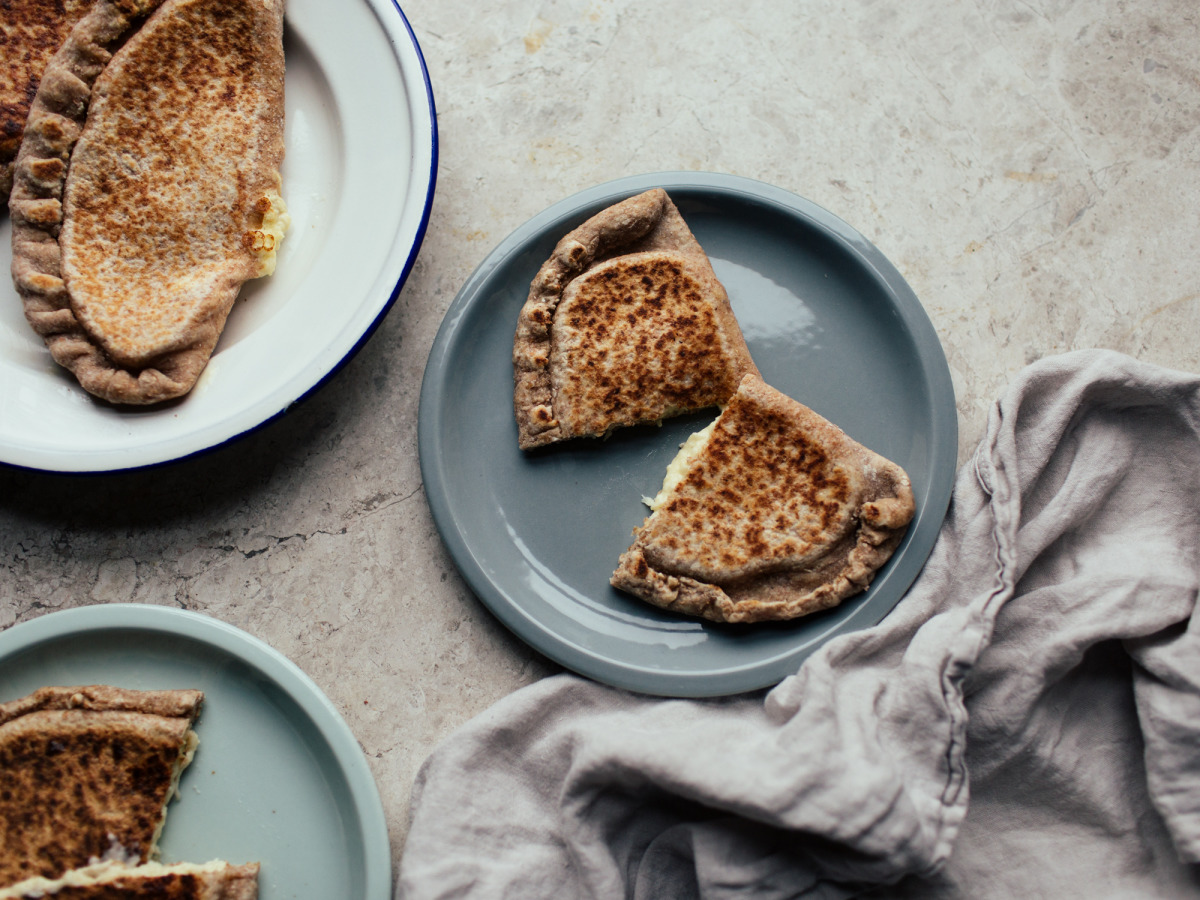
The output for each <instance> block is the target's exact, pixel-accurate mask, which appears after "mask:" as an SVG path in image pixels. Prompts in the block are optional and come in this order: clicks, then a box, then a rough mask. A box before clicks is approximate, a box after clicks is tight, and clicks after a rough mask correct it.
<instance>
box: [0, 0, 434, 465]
mask: <svg viewBox="0 0 1200 900" xmlns="http://www.w3.org/2000/svg"><path fill="white" fill-rule="evenodd" d="M284 50H285V53H286V58H287V82H286V91H287V96H286V111H287V124H286V135H285V143H286V150H287V154H286V158H285V160H284V164H283V194H284V199H285V200H286V201H287V204H288V209H289V211H290V213H291V216H292V228H291V231H290V232H289V233H288V236H287V238H286V239H285V240H284V242H283V246H282V248H281V249H280V252H279V262H278V269H277V270H276V273H275V274H274V275H273V276H271V277H270V278H267V279H260V280H258V281H253V282H250V283H249V284H248V285H247V286H246V288H245V289H244V290H243V292H242V295H241V297H239V299H238V301H237V304H236V306H235V307H234V310H233V313H232V314H231V315H230V317H229V321H228V324H227V325H226V328H225V332H224V334H223V335H222V337H221V341H220V343H219V344H218V345H217V350H216V353H214V355H213V358H212V361H211V362H210V363H209V366H208V368H207V369H206V370H205V372H204V374H203V375H202V376H201V378H200V381H199V382H198V383H197V385H196V387H195V388H194V389H193V391H192V392H191V393H190V394H189V395H188V396H187V397H185V398H183V399H182V400H179V401H175V402H172V403H167V404H163V405H160V406H157V407H152V408H149V409H118V408H116V407H113V406H110V405H107V404H104V403H101V402H98V401H96V400H94V399H92V398H91V397H90V396H89V395H88V394H86V393H85V392H84V391H83V390H82V389H81V388H80V387H79V386H78V385H77V384H76V382H75V379H74V378H73V377H72V376H71V374H70V373H69V372H67V371H66V370H65V369H62V368H60V367H59V366H58V365H57V364H55V363H54V361H53V360H52V359H51V358H50V354H49V352H48V351H47V350H46V349H45V347H44V346H43V344H42V341H41V338H39V337H38V336H37V335H36V334H34V332H33V330H32V329H31V328H30V327H29V325H28V324H27V323H26V322H25V318H24V314H23V312H22V309H21V302H20V299H19V298H18V296H17V293H16V291H15V290H14V289H13V287H12V284H11V282H10V281H9V280H8V279H7V278H3V279H2V280H0V462H3V463H8V464H11V465H16V466H24V467H28V468H35V469H44V470H48V471H57V472H102V471H112V470H117V469H130V468H137V467H140V466H148V465H154V464H157V463H162V462H167V461H170V460H175V459H180V458H182V457H185V456H190V455H192V454H195V453H199V452H201V451H204V450H207V449H209V448H212V447H215V446H218V445H220V444H222V443H224V442H226V441H229V440H231V439H233V438H235V437H237V436H239V435H242V434H244V433H246V432H247V431H250V430H252V429H254V428H256V427H258V426H260V425H262V424H263V423H264V422H267V421H269V420H270V419H272V418H274V417H275V416H278V415H280V414H282V413H283V412H285V411H286V410H287V409H288V407H289V406H291V405H292V404H293V403H295V402H296V401H297V400H300V399H301V398H303V397H304V396H305V395H307V394H308V393H310V392H311V391H313V390H314V389H315V388H317V387H318V386H320V385H321V384H322V383H323V382H324V381H325V380H326V379H327V378H328V377H329V376H330V375H332V374H333V373H334V372H335V371H336V370H337V369H338V368H339V367H340V366H341V365H342V364H343V363H344V362H345V361H347V360H348V359H349V358H350V357H352V356H353V355H354V353H355V351H356V350H357V349H358V348H359V347H360V346H361V345H362V344H363V343H364V342H365V341H366V339H367V338H368V337H369V336H370V334H371V332H372V331H373V330H374V328H375V326H376V325H377V324H378V323H379V321H380V320H381V319H382V317H383V316H384V314H385V313H386V312H387V310H388V309H389V308H390V307H391V305H392V303H393V301H394V300H395V299H396V296H397V294H398V293H399V291H400V288H401V286H402V285H403V283H404V280H405V278H406V277H407V276H408V273H409V270H410V269H411V268H412V264H413V261H414V260H415V259H416V255H417V251H418V249H419V248H420V245H421V241H422V239H423V237H424V234H425V227H426V224H427V223H428V219H429V208H430V205H431V203H432V201H433V191H434V183H435V179H436V172H437V124H436V119H435V114H434V103H433V92H432V89H431V87H430V84H429V76H428V73H427V72H426V69H425V63H424V60H423V59H422V57H421V51H420V47H419V46H418V44H417V41H416V38H415V37H414V36H413V33H412V30H411V29H410V27H409V25H408V22H407V21H406V20H405V18H404V14H403V13H402V12H401V11H400V8H399V7H398V6H396V5H395V3H394V2H392V0H352V2H350V0H347V2H339V3H331V2H328V0H288V4H287V15H286V20H285V29H284ZM11 245H12V228H11V224H10V222H9V219H8V217H7V215H4V216H0V271H3V272H7V271H8V270H9V267H10V264H11V253H12V249H11Z"/></svg>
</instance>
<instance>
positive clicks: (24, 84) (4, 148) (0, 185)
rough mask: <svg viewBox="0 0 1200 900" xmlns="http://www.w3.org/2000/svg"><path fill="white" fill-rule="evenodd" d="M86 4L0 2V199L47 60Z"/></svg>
mask: <svg viewBox="0 0 1200 900" xmlns="http://www.w3.org/2000/svg"><path fill="white" fill-rule="evenodd" d="M90 6H91V0H3V2H0V12H2V15H0V48H3V52H2V53H0V201H5V200H7V199H8V194H9V191H10V190H11V189H12V176H13V162H14V160H16V158H17V149H18V148H19V147H20V146H21V135H22V134H24V132H25V119H26V118H27V117H28V116H29V107H30V104H31V103H32V102H33V97H34V94H36V93H37V89H38V84H39V83H40V82H41V79H42V73H43V71H44V70H45V68H46V63H48V62H49V61H50V57H52V56H53V55H54V52H55V51H56V50H57V49H58V48H59V46H60V45H61V44H62V42H63V40H64V39H65V38H66V36H67V35H68V34H69V33H70V31H71V28H72V27H73V26H74V24H75V23H76V22H78V21H79V20H80V19H81V18H82V17H83V15H84V13H86V12H87V11H88V8H89V7H90Z"/></svg>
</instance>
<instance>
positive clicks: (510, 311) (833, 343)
mask: <svg viewBox="0 0 1200 900" xmlns="http://www.w3.org/2000/svg"><path fill="white" fill-rule="evenodd" d="M651 187H663V188H665V189H666V190H667V192H668V193H669V194H670V195H671V197H672V199H673V200H674V201H675V203H676V205H677V206H678V207H679V209H680V211H681V212H682V213H683V216H684V218H685V219H686V220H687V222H688V224H689V225H690V226H691V228H692V231H693V232H694V233H695V235H696V237H697V238H698V239H699V241H700V243H701V245H703V247H704V249H705V250H706V251H707V252H708V254H709V256H710V257H711V258H712V261H713V267H714V268H715V269H716V272H717V276H718V277H719V278H720V279H721V281H722V282H723V283H724V285H725V287H726V289H727V290H728V292H729V295H730V299H731V301H732V303H733V308H734V312H735V313H736V315H737V318H738V321H739V322H740V323H741V326H742V330H743V332H744V333H745V335H746V340H747V343H748V344H749V346H750V352H751V354H752V355H753V356H754V359H755V362H756V363H757V364H758V366H759V369H760V370H761V371H762V374H763V377H764V378H765V379H766V380H767V381H768V382H769V383H770V384H772V385H774V386H775V387H777V388H779V389H780V390H782V391H783V392H784V393H787V394H789V395H790V396H792V397H795V398H796V399H797V400H800V401H801V402H802V403H804V404H806V405H808V406H810V407H811V408H813V409H815V410H816V411H817V412H819V413H821V414H822V415H824V416H825V417H827V418H829V419H831V420H832V421H833V422H835V423H837V424H838V425H839V426H841V427H842V428H843V429H844V430H845V431H846V432H847V433H848V434H849V435H850V436H851V437H853V438H855V439H856V440H858V441H860V442H862V443H863V444H865V445H867V446H868V447H870V448H872V449H873V450H875V451H877V452H879V453H882V454H883V455H885V456H887V457H889V458H891V459H893V460H895V461H896V462H898V463H900V464H901V465H902V466H904V468H905V469H906V470H907V471H908V473H909V476H910V477H911V479H912V482H913V489H914V492H915V494H916V498H917V515H916V519H915V521H914V523H913V525H912V527H911V528H910V529H909V532H908V535H907V536H906V538H905V541H904V543H903V544H902V545H901V546H900V548H899V550H898V551H897V553H896V554H895V555H894V556H893V558H892V560H891V561H890V562H889V563H888V565H887V566H886V567H885V568H884V569H883V570H882V571H881V572H880V574H879V575H878V577H877V578H876V579H875V582H874V583H873V584H872V586H871V588H870V590H869V591H868V592H866V593H865V594H863V595H861V596H859V597H856V598H853V599H851V600H849V601H847V602H846V603H844V604H842V605H841V606H840V607H838V608H837V609H833V610H829V611H827V612H824V613H820V614H818V615H814V616H810V617H807V618H803V619H799V620H797V621H795V622H791V623H786V624H767V625H754V626H739V627H732V626H722V625H715V624H711V623H706V622H700V621H694V620H692V619H688V618H684V617H681V616H678V615H675V614H672V613H668V612H664V611H661V610H658V609H656V608H653V607H650V606H648V605H646V604H644V603H642V602H641V601H639V600H637V599H635V598H633V597H630V596H628V595H626V594H623V593H621V592H619V591H617V590H615V589H613V588H612V587H610V586H609V584H608V578H609V576H610V575H611V574H612V570H613V568H614V567H615V565H616V561H617V557H618V556H620V554H621V552H622V551H623V550H625V549H626V547H628V546H629V543H630V532H631V531H632V530H633V528H634V527H636V526H637V525H639V524H641V522H642V520H643V519H644V517H645V516H646V514H647V509H646V507H644V506H643V505H642V502H641V498H642V497H643V496H644V495H650V496H653V495H654V493H655V492H656V491H657V490H658V488H659V486H660V485H661V483H662V478H663V475H664V473H665V472H666V468H667V464H668V463H669V462H670V461H671V459H672V458H673V457H674V455H675V453H676V451H677V450H678V447H679V444H680V443H681V442H682V441H683V440H684V439H685V438H686V437H687V436H688V435H689V434H691V433H692V432H693V431H696V430H698V429H699V428H701V427H703V426H704V425H707V424H708V423H709V422H710V421H711V420H712V418H713V417H714V415H715V413H703V414H699V415H694V416H686V417H683V418H680V419H674V420H669V421H668V422H666V423H664V425H663V426H662V427H660V428H658V427H645V428H634V429H629V430H626V431H620V432H618V433H616V434H614V435H613V436H611V437H610V438H609V439H608V440H605V441H599V440H585V441H574V442H570V443H566V444H562V445H558V446H555V447H551V448H547V449H545V450H542V451H538V452H535V453H531V454H522V453H521V452H520V451H519V450H518V449H517V432H516V424H515V422H514V420H513V415H512V367H511V354H512V340H513V332H514V329H515V327H516V321H517V314H518V312H519V310H520V308H521V304H522V303H523V302H524V301H525V297H526V294H527V292H528V290H529V283H530V281H531V280H532V279H533V276H534V274H535V273H536V272H537V269H538V267H539V266H540V265H541V263H542V262H543V261H544V260H545V259H546V258H547V257H548V256H549V255H550V252H551V250H552V249H553V247H554V244H555V243H556V242H557V240H558V239H559V238H560V237H562V235H564V234H565V233H566V232H567V231H569V230H570V229H571V228H573V227H575V226H576V225H578V224H579V223H580V222H582V221H583V220H584V219H586V218H588V217H589V216H591V215H593V214H594V213H596V212H598V211H599V210H601V209H603V208H604V207H606V206H608V205H610V204H612V203H614V202H616V201H618V200H621V199H623V198H625V197H627V196H630V195H632V194H635V193H638V192H640V191H643V190H647V189H649V188H651ZM419 444H420V454H421V470H422V474H423V476H424V479H425V488H426V492H427V495H428V497H429V503H430V506H431V508H432V510H433V516H434V520H435V521H436V523H437V527H438V529H439V531H440V532H441V535H442V539H443V540H444V541H445V543H446V546H447V547H448V548H449V551H450V553H451V555H452V556H453V558H454V560H455V563H456V564H457V566H458V568H459V570H460V571H461V573H462V575H463V577H464V578H465V579H466V580H467V583H468V584H469V585H470V586H471V588H472V590H473V591H474V592H475V593H476V594H477V595H478V596H479V598H480V599H481V600H482V601H483V602H484V603H485V604H486V605H487V606H488V608H489V609H491V611H492V612H493V613H494V614H495V615H496V616H497V617H498V618H499V619H500V620H501V621H502V622H503V623H504V624H505V625H507V626H508V627H509V628H510V629H511V630H512V631H513V632H515V633H516V634H517V635H518V636H519V637H521V638H522V639H524V640H525V641H526V642H528V643H529V644H530V645H532V646H533V647H534V648H536V649H537V650H539V651H541V652H542V653H544V654H545V655H546V656H548V657H550V658H551V659H553V660H555V661H557V662H559V663H561V664H562V665H564V666H566V667H568V668H570V669H573V670H575V671H576V672H579V673H581V674H584V675H588V676H590V677H592V678H595V679H597V680H600V681H604V682H608V683H610V684H614V685H617V686H620V687H625V688H630V689H633V690H637V691H642V692H646V693H655V694H664V695H673V696H716V695H721V694H730V693H736V692H739V691H746V690H752V689H755V688H760V687H765V686H768V685H771V684H774V683H776V682H778V681H779V680H781V679H782V678H784V677H786V676H787V675H789V674H791V673H793V672H795V671H796V669H797V668H798V667H799V666H800V663H801V662H802V661H803V660H804V658H805V657H806V656H808V655H809V654H810V653H812V652H813V650H815V649H816V648H817V647H818V646H820V645H821V644H822V643H824V642H825V641H827V640H828V639H829V638H831V637H832V636H834V635H837V634H841V633H843V632H846V631H849V630H852V629H858V628H864V627H866V626H868V625H872V624H875V623H876V622H878V621H879V620H880V619H882V618H883V617H884V616H885V615H886V614H887V613H888V611H889V610H890V609H891V608H892V607H893V606H894V605H895V604H896V603H897V602H898V601H899V599H900V598H901V596H902V595H903V594H904V592H905V590H907V588H908V587H909V585H910V584H911V583H912V581H913V579H914V578H916V576H917V573H918V572H919V571H920V569H921V567H922V565H923V564H924V562H925V559H926V557H927V556H928V555H929V552H930V550H931V549H932V547H933V542H934V539H935V538H936V536H937V532H938V528H939V526H940V524H941V522H942V518H943V516H944V515H945V512H946V507H947V504H948V502H949V498H950V489H951V485H952V483H953V479H954V470H955V461H956V454H957V449H958V436H957V418H956V413H955V406H954V392H953V388H952V387H951V383H950V374H949V370H948V369H947V366H946V359H945V355H944V354H943V352H942V348H941V344H940V343H939V342H938V339H937V335H936V334H935V333H934V330H933V327H932V325H931V324H930V322H929V319H928V317H927V316H926V315H925V312H924V310H923V309H922V308H921V304H920V303H919V302H918V300H917V298H916V296H915V295H914V294H913V292H912V290H911V289H910V288H909V287H908V285H907V284H905V282H904V279H903V278H901V276H900V274H899V273H898V272H897V271H896V270H895V268H894V267H893V266H892V265H891V264H890V263H889V262H888V261H887V260H886V259H885V258H884V257H883V255H882V254H881V253H880V252H879V251H878V250H877V249H875V247H873V246H872V245H871V244H870V242H868V241H867V240H866V239H865V238H864V237H863V236H862V235H860V234H859V233H858V232H856V231H855V230H854V229H853V228H851V227H850V226H849V225H847V224H846V223H845V222H843V221H841V220H840V219H838V218H837V217H836V216H833V215H831V214H830V213H828V212H826V211H825V210H823V209H821V208H820V207H817V206H815V205H814V204H812V203H810V202H808V201H806V200H804V199H802V198H800V197H797V196H796V195H794V194H791V193H788V192H786V191H783V190H780V189H778V188H774V187H770V186H768V185H765V184H762V183H759V182H755V181H750V180H747V179H744V178H737V177H733V176H728V175H713V174H701V173H678V172H675V173H662V174H657V175H644V176H637V177H634V178H626V179H622V180H620V181H615V182H612V183H609V184H604V185H601V186H599V187H596V188H593V189H591V190H587V191H584V192H583V193H581V194H578V195H576V196H574V197H571V198H569V199H567V200H564V201H563V202H561V203H558V204H555V205H554V206H552V207H550V208H549V209H547V210H546V211H545V212H543V213H541V214H540V215H538V216H536V217H534V218H533V219H532V220H530V221H529V222H527V223H526V224H525V225H523V226H521V227H520V228H519V229H517V231H516V232H514V233H513V234H512V235H510V236H509V237H508V238H507V239H506V240H504V241H503V242H502V243H501V244H500V245H499V246H498V247H496V249H495V250H493V251H492V253H491V254H490V255H489V256H488V257H487V259H485V260H484V261H483V263H482V264H481V265H480V266H479V268H478V269H477V270H476V271H475V273H474V274H473V275H472V276H471V277H470V279H468V281H467V283H466V284H465V285H464V286H463V288H462V290H461V291H460V292H459V294H458V296H457V297H456V298H455V300H454V302H453V303H452V304H451V307H450V309H449V311H448V312H447V314H446V317H445V320H444V321H443V323H442V327H441V330H440V331H439V333H438V336H437V339H436V340H435V342H434V346H433V349H432V351H431V354H430V357H429V362H428V364H427V367H426V370H425V380H424V383H423V385H422V389H421V411H420V438H419Z"/></svg>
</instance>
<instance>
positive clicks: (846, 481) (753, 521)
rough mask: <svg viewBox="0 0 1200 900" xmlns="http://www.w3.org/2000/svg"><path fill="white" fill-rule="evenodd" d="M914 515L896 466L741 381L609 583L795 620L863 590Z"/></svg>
mask: <svg viewBox="0 0 1200 900" xmlns="http://www.w3.org/2000/svg"><path fill="white" fill-rule="evenodd" d="M914 510H915V505H914V501H913V494H912V488H911V485H910V483H909V479H908V476H907V475H906V474H905V473H904V471H903V469H901V468H900V467H899V466H897V465H896V464H895V463H892V462H890V461H888V460H886V459H884V458H883V457H882V456H879V455H878V454H876V453H874V452H872V451H871V450H869V449H867V448H866V447H863V446H862V445H861V444H859V443H857V442H855V441H854V440H852V439H851V438H849V437H848V436H847V435H846V434H845V433H844V432H842V431H841V429H839V428H838V427H837V426H835V425H834V424H833V423H831V422H829V421H828V420H826V419H824V418H822V417H821V416H819V415H818V414H817V413H815V412H813V411H812V410H810V409H808V408H807V407H805V406H804V405H802V404H800V403H798V402H797V401H795V400H793V399H791V398H789V397H787V396H785V395H784V394H782V393H781V392H779V391H777V390H775V389H774V388H772V387H770V386H769V385H767V384H766V383H765V382H763V381H762V379H761V378H760V377H758V376H757V375H747V376H746V377H745V378H744V379H743V380H742V382H741V385H740V387H739V389H738V391H737V393H736V394H735V395H734V397H733V398H732V399H731V400H730V401H729V403H728V405H727V406H726V407H725V409H724V410H723V412H722V413H721V415H720V416H719V417H718V419H717V421H716V423H715V428H714V429H713V431H712V434H711V436H710V437H709V438H708V440H707V442H706V443H705V444H704V445H703V446H702V448H701V449H700V450H699V451H697V452H696V454H695V455H694V456H693V457H692V458H691V460H690V462H689V463H687V465H686V468H685V470H684V472H683V475H682V478H681V479H680V480H679V482H678V483H677V484H675V486H674V487H673V488H672V489H671V490H670V491H668V492H667V494H666V495H665V497H664V498H663V502H662V504H661V505H660V506H659V508H658V509H656V510H655V511H654V512H653V513H652V514H651V515H650V516H649V518H647V519H646V521H645V523H644V524H643V525H642V526H641V527H640V528H638V529H636V530H635V532H634V541H633V544H632V546H631V547H630V548H629V549H628V550H627V551H626V552H625V553H624V554H623V555H622V556H621V559H620V562H619V564H618V567H617V570H616V571H615V572H614V574H613V577H612V584H613V585H614V586H615V587H617V588H620V589H622V590H625V591H628V592H630V593H632V594H635V595H637V596H639V597H641V598H642V599H644V600H646V601H648V602H650V603H653V604H655V605H657V606H661V607H664V608H667V609H672V610H675V611H678V612H683V613H687V614H689V615H694V616H700V617H702V618H706V619H711V620H714V621H722V622H759V621H767V620H778V619H792V618H796V617H797V616H802V615H807V614H808V613H812V612H816V611H817V610H820V609H827V608H829V607H831V606H835V605H836V604H838V603H840V602H841V601H842V600H844V599H845V598H847V597H850V596H852V595H854V594H856V593H859V592H861V591H863V590H864V589H866V587H867V586H868V585H869V584H870V582H871V580H872V578H873V577H874V575H875V573H876V572H877V571H878V569H879V568H880V567H881V566H882V565H883V564H884V563H885V562H886V561H887V559H888V558H889V557H890V556H891V555H892V553H893V552H894V550H895V548H896V547H897V546H898V545H899V543H900V541H901V539H902V538H903V536H904V533H905V530H906V529H907V526H908V523H909V522H910V520H911V519H912V516H913V513H914Z"/></svg>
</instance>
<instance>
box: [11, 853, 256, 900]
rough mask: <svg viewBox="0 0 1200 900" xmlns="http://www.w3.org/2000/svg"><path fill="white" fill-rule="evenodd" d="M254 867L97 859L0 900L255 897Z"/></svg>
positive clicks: (15, 887) (219, 899)
mask: <svg viewBox="0 0 1200 900" xmlns="http://www.w3.org/2000/svg"><path fill="white" fill-rule="evenodd" d="M258 871H259V866H258V863H249V864H247V865H241V866H235V865H230V864H229V863H226V862H221V861H214V862H211V863H206V864H204V865H196V864H193V863H176V864H174V865H169V866H164V865H159V864H157V863H151V864H149V865H143V866H136V867H130V866H125V865H122V864H121V863H116V862H102V863H98V864H96V865H90V866H85V867H83V868H80V869H75V870H72V871H71V872H68V873H66V875H65V876H64V877H63V878H61V879H53V880H50V879H45V878H30V879H26V880H25V881H22V882H21V883H19V884H15V885H13V886H12V887H10V888H8V889H5V890H0V900H41V898H45V897H61V898H62V900H114V898H117V897H119V898H121V900H255V898H256V897H258Z"/></svg>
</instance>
